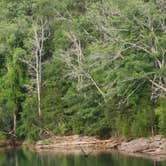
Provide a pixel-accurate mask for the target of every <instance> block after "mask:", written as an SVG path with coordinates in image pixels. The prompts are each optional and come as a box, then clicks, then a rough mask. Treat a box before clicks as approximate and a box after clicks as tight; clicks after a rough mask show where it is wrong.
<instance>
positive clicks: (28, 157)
mask: <svg viewBox="0 0 166 166" xmlns="http://www.w3.org/2000/svg"><path fill="white" fill-rule="evenodd" d="M0 166H166V162H154V161H151V160H146V159H142V158H133V157H125V156H121V155H118V154H108V153H105V154H100V155H91V156H89V157H84V156H81V155H80V156H78V155H76V156H74V155H60V154H50V153H41V154H38V153H35V152H30V151H23V150H15V151H6V152H4V151H1V152H0Z"/></svg>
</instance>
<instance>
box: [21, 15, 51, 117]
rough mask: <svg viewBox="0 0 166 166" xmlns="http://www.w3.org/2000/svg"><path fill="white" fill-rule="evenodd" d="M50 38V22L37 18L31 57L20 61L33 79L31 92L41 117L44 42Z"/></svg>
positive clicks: (33, 28) (29, 88)
mask: <svg viewBox="0 0 166 166" xmlns="http://www.w3.org/2000/svg"><path fill="white" fill-rule="evenodd" d="M48 37H49V28H48V22H47V20H46V19H44V18H37V19H36V20H34V21H33V24H32V40H31V46H30V53H31V56H30V57H25V56H24V57H21V58H20V60H21V61H22V62H24V63H26V64H27V66H28V70H29V75H30V77H31V86H27V88H28V90H29V91H30V92H33V93H34V92H35V93H36V94H37V104H38V105H37V109H38V115H39V116H41V114H42V112H41V85H42V58H43V55H44V42H45V41H46V40H47V39H48Z"/></svg>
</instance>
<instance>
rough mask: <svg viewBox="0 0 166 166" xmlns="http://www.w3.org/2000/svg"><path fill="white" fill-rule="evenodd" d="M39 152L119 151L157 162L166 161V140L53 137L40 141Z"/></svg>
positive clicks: (85, 152)
mask: <svg viewBox="0 0 166 166" xmlns="http://www.w3.org/2000/svg"><path fill="white" fill-rule="evenodd" d="M33 148H34V149H36V150H37V151H43V150H46V151H50V150H54V151H57V152H61V151H62V152H68V153H69V152H73V151H74V152H76V153H84V154H90V153H91V152H94V153H95V152H96V151H110V150H111V149H117V150H118V151H119V152H122V153H123V154H128V155H134V156H139V157H141V156H143V157H149V158H152V159H155V160H162V159H166V138H164V137H163V136H160V135H157V136H154V137H150V138H139V139H134V140H131V141H126V140H125V139H122V138H111V139H108V140H99V139H97V138H94V137H88V136H79V135H74V136H64V137H52V138H49V139H45V140H42V141H38V142H37V143H36V144H35V146H34V147H33Z"/></svg>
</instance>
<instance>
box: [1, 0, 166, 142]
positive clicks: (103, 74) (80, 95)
mask: <svg viewBox="0 0 166 166" xmlns="http://www.w3.org/2000/svg"><path fill="white" fill-rule="evenodd" d="M165 97H166V1H165V0H1V1H0V139H4V138H10V137H11V136H14V137H16V138H18V139H26V140H37V139H42V138H45V137H49V136H51V135H71V134H81V135H94V136H99V137H101V138H106V137H111V136H126V137H141V136H149V135H154V134H163V135H166V99H165Z"/></svg>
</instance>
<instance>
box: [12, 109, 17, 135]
mask: <svg viewBox="0 0 166 166" xmlns="http://www.w3.org/2000/svg"><path fill="white" fill-rule="evenodd" d="M16 125H17V119H16V112H15V111H14V113H13V134H14V135H16Z"/></svg>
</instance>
